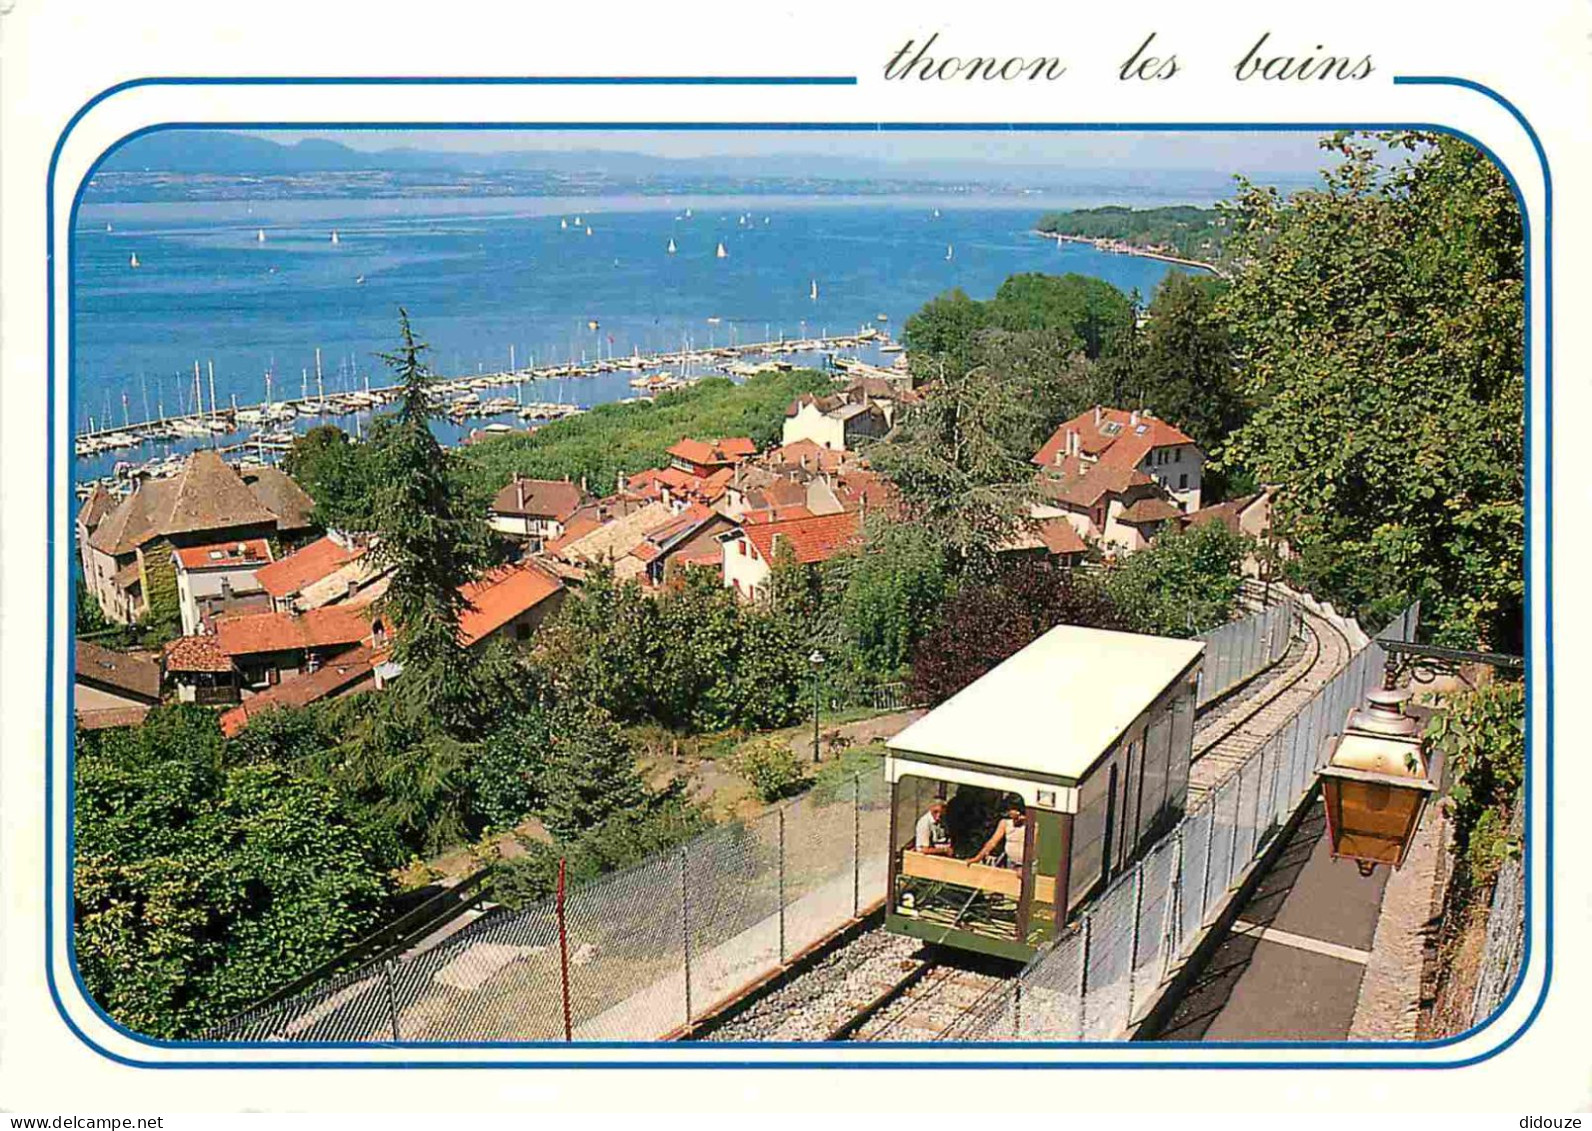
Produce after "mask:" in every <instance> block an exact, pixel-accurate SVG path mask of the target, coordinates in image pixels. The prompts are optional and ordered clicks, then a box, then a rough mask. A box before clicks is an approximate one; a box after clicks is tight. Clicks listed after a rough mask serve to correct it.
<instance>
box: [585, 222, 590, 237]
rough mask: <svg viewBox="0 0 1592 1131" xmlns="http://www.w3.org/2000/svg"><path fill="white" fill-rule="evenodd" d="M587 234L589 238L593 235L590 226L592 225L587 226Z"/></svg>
mask: <svg viewBox="0 0 1592 1131" xmlns="http://www.w3.org/2000/svg"><path fill="white" fill-rule="evenodd" d="M586 234H587V235H588V236H589V235H591V225H590V224H587V225H586Z"/></svg>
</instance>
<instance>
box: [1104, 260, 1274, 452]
mask: <svg viewBox="0 0 1592 1131" xmlns="http://www.w3.org/2000/svg"><path fill="white" fill-rule="evenodd" d="M1224 289H1225V284H1223V283H1221V282H1220V281H1219V280H1216V279H1212V278H1210V277H1208V276H1202V277H1194V276H1190V275H1185V274H1184V273H1183V272H1181V271H1173V272H1172V273H1171V274H1169V275H1168V276H1167V277H1166V278H1165V279H1164V280H1163V281H1162V282H1161V285H1160V286H1159V287H1157V288H1156V291H1155V297H1154V298H1153V299H1152V300H1151V301H1150V308H1149V321H1148V323H1147V324H1146V325H1145V328H1144V349H1143V355H1142V358H1141V360H1140V363H1139V372H1138V379H1137V381H1136V382H1135V389H1134V391H1135V394H1136V395H1135V397H1134V402H1133V403H1135V404H1137V405H1140V406H1142V407H1144V408H1147V409H1149V410H1150V411H1151V412H1153V413H1155V414H1156V415H1157V416H1159V417H1160V418H1161V419H1162V420H1168V421H1171V422H1172V423H1174V424H1176V425H1177V426H1178V427H1179V428H1181V429H1182V430H1183V431H1185V432H1187V433H1188V434H1189V435H1190V436H1192V437H1193V438H1194V439H1195V440H1196V441H1197V442H1198V443H1199V445H1200V447H1201V448H1203V449H1204V450H1205V451H1207V452H1209V451H1213V450H1215V448H1216V446H1217V445H1218V444H1219V443H1220V442H1221V441H1222V440H1225V439H1226V438H1227V436H1228V435H1229V434H1230V433H1231V432H1232V431H1233V430H1234V429H1236V428H1238V427H1239V426H1240V425H1241V424H1243V423H1244V421H1245V420H1247V419H1248V405H1247V404H1246V403H1245V398H1244V391H1243V388H1242V385H1241V383H1240V380H1239V376H1238V371H1237V369H1236V368H1235V366H1234V357H1233V343H1232V335H1231V334H1230V333H1229V332H1228V329H1227V325H1226V323H1225V322H1224V321H1223V320H1222V318H1221V317H1220V315H1218V313H1217V302H1218V300H1219V297H1220V295H1221V293H1222V291H1223V290H1224Z"/></svg>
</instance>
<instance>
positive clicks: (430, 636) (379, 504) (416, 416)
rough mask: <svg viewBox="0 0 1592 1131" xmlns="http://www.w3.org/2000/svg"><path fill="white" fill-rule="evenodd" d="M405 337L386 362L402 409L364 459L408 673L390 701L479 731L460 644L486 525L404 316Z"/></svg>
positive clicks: (384, 422) (449, 725) (382, 422)
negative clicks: (448, 445) (438, 432)
mask: <svg viewBox="0 0 1592 1131" xmlns="http://www.w3.org/2000/svg"><path fill="white" fill-rule="evenodd" d="M399 331H400V335H401V338H402V341H401V344H400V346H399V348H398V350H397V352H395V353H391V354H383V355H381V356H382V360H383V361H385V362H386V363H387V364H388V365H389V366H390V367H391V368H392V369H393V371H394V372H395V373H396V374H397V376H398V379H399V382H400V383H401V385H402V391H401V393H400V394H399V399H398V411H397V413H396V414H391V415H388V416H385V417H382V418H381V419H379V420H378V421H377V422H376V425H375V426H374V427H373V429H372V436H371V441H370V447H369V451H368V452H367V453H366V455H365V457H364V458H365V459H367V460H368V461H369V462H368V466H369V469H370V473H371V475H372V479H371V487H370V492H369V497H368V498H369V517H368V522H367V525H368V529H369V530H370V531H372V532H373V533H375V534H376V535H378V538H377V540H376V542H375V544H374V547H373V549H372V550H371V555H370V556H371V559H372V561H373V562H374V563H375V564H377V565H379V566H384V567H391V570H392V573H391V582H390V584H389V586H388V589H387V592H386V594H385V595H384V596H383V597H382V600H381V604H380V609H381V611H382V613H383V614H385V615H387V616H388V617H390V618H391V621H392V624H393V627H394V629H395V642H394V646H393V659H394V660H396V661H397V662H398V663H399V664H401V665H402V666H403V674H402V676H400V677H399V679H398V680H397V681H396V684H395V687H394V690H393V694H394V696H395V697H396V698H397V699H398V700H399V701H400V702H401V703H403V704H404V705H405V706H406V707H407V708H408V709H409V711H410V712H411V714H412V716H413V718H414V719H416V720H419V719H426V720H429V721H432V722H435V723H436V724H438V725H440V726H441V727H443V728H444V729H445V730H447V731H450V732H454V733H458V732H461V731H463V730H465V729H467V728H469V727H470V726H471V725H472V724H475V723H478V721H479V720H478V714H479V711H480V709H481V707H482V706H483V698H482V696H481V695H480V694H479V693H478V690H477V688H476V685H475V681H474V678H473V677H474V671H473V668H474V665H473V663H472V661H471V658H470V656H469V654H468V653H467V652H466V650H465V648H464V645H463V644H462V643H461V641H460V639H459V616H460V614H461V613H462V612H463V611H464V604H465V602H464V596H463V595H462V594H461V593H460V592H459V588H460V586H462V585H464V584H465V583H466V582H468V581H469V580H470V579H471V577H472V576H473V575H474V573H475V572H476V568H477V567H478V566H479V565H480V563H481V561H482V559H483V557H484V551H485V535H484V531H485V527H484V524H483V523H482V522H481V520H480V517H479V516H478V514H477V513H476V512H475V511H473V510H472V508H471V507H470V506H469V504H468V503H467V501H466V499H465V498H464V495H463V493H462V491H461V489H460V488H459V487H458V486H457V485H456V484H455V483H454V481H453V479H452V477H451V474H450V458H449V455H448V452H447V451H446V450H445V449H444V448H443V447H442V445H441V444H439V443H438V442H437V438H436V436H434V435H433V434H432V431H431V417H432V416H433V415H435V411H434V409H433V408H432V405H431V399H430V374H429V372H428V371H427V369H426V367H425V365H424V363H423V362H422V360H421V355H422V354H423V353H424V351H425V349H426V346H425V345H424V343H422V342H418V341H416V340H415V338H414V335H413V333H412V332H411V330H410V327H409V316H408V314H406V313H405V312H404V311H402V310H400V311H399Z"/></svg>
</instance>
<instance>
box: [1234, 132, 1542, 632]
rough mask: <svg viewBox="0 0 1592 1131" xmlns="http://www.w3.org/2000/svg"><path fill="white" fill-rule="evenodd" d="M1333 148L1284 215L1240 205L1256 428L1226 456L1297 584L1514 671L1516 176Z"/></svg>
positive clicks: (1519, 520) (1519, 625)
mask: <svg viewBox="0 0 1592 1131" xmlns="http://www.w3.org/2000/svg"><path fill="white" fill-rule="evenodd" d="M1380 140H1381V141H1382V143H1383V145H1384V146H1385V147H1387V148H1388V149H1390V150H1392V151H1395V152H1396V151H1398V150H1401V149H1407V150H1410V151H1411V152H1412V156H1411V157H1410V158H1409V159H1408V160H1406V161H1405V162H1404V163H1402V164H1400V165H1397V166H1396V167H1394V168H1392V169H1391V170H1389V169H1386V168H1385V167H1384V163H1383V162H1381V161H1379V159H1378V151H1377V150H1376V149H1375V148H1373V147H1372V146H1369V145H1364V144H1360V143H1356V142H1354V141H1352V140H1350V139H1348V138H1347V137H1345V136H1342V135H1340V136H1338V137H1336V138H1334V139H1332V140H1331V141H1330V142H1325V143H1323V144H1324V145H1327V146H1328V147H1329V148H1333V149H1336V150H1337V152H1338V153H1339V154H1340V156H1341V162H1340V164H1339V165H1338V166H1337V167H1336V168H1335V169H1333V170H1331V171H1330V172H1329V173H1328V174H1327V183H1326V187H1325V188H1324V189H1320V190H1313V191H1308V192H1298V193H1295V194H1293V195H1292V196H1291V197H1289V198H1288V199H1287V200H1286V201H1285V200H1283V199H1282V198H1281V197H1279V196H1278V195H1277V194H1276V193H1275V192H1274V191H1271V190H1266V189H1262V188H1259V187H1256V186H1253V185H1248V184H1245V185H1244V186H1243V187H1242V191H1241V192H1240V194H1239V197H1238V200H1237V202H1236V204H1235V205H1233V206H1232V207H1231V209H1230V210H1229V215H1230V217H1231V219H1232V222H1233V226H1234V228H1235V229H1236V231H1235V234H1234V237H1233V240H1232V242H1231V244H1230V250H1231V251H1232V253H1233V256H1234V260H1235V264H1236V269H1235V275H1234V278H1233V284H1232V287H1231V288H1230V289H1229V290H1228V291H1227V292H1226V293H1225V294H1224V295H1223V296H1222V298H1221V300H1220V302H1219V303H1218V310H1219V312H1220V314H1221V316H1222V317H1223V318H1225V319H1226V321H1227V322H1228V325H1229V327H1230V329H1231V331H1232V333H1233V335H1234V338H1235V341H1236V342H1237V347H1238V360H1239V364H1240V368H1241V372H1242V373H1243V375H1244V381H1245V386H1246V388H1245V393H1246V395H1247V397H1248V399H1250V400H1251V401H1252V402H1253V403H1254V404H1255V406H1256V410H1255V414H1254V416H1253V417H1252V418H1251V419H1250V420H1249V421H1248V422H1247V423H1246V424H1244V425H1243V426H1242V427H1240V428H1239V429H1238V430H1237V431H1236V432H1235V433H1234V434H1233V436H1232V437H1231V439H1230V440H1229V441H1228V443H1227V444H1226V446H1225V447H1224V448H1223V449H1222V450H1221V451H1220V452H1219V453H1218V454H1219V457H1220V461H1221V466H1223V467H1227V468H1233V467H1236V468H1245V469H1248V470H1249V471H1251V472H1252V473H1253V474H1254V475H1255V476H1256V477H1257V478H1258V479H1259V480H1260V481H1261V482H1264V483H1269V484H1275V485H1277V486H1278V487H1279V488H1280V493H1279V497H1278V503H1277V507H1276V511H1275V515H1276V521H1277V525H1278V529H1279V533H1280V534H1282V535H1283V536H1285V537H1286V538H1288V539H1289V541H1290V542H1291V543H1292V544H1293V545H1294V546H1295V547H1296V548H1297V549H1299V550H1301V551H1302V555H1301V561H1300V562H1299V563H1297V564H1296V565H1295V567H1294V573H1295V576H1296V577H1299V579H1300V580H1301V581H1302V583H1303V584H1305V585H1306V586H1308V587H1309V588H1311V589H1312V590H1313V591H1315V592H1316V593H1318V594H1319V595H1321V596H1324V597H1328V598H1331V599H1332V600H1334V601H1336V602H1338V603H1339V604H1340V605H1341V606H1346V607H1349V608H1353V609H1356V610H1358V611H1362V612H1364V611H1366V610H1368V609H1370V608H1371V607H1372V605H1373V603H1374V602H1376V601H1378V600H1382V601H1384V602H1390V603H1398V604H1402V603H1404V602H1406V601H1407V600H1408V598H1410V597H1419V598H1420V599H1421V602H1422V612H1423V619H1424V620H1426V621H1427V623H1429V624H1431V625H1432V626H1433V628H1434V633H1433V635H1434V638H1435V639H1436V640H1438V641H1439V642H1443V643H1448V644H1454V645H1461V646H1475V645H1476V644H1478V643H1484V644H1487V645H1490V646H1492V647H1494V648H1497V649H1499V650H1502V651H1511V652H1518V651H1520V650H1521V647H1520V645H1521V639H1522V633H1523V619H1522V611H1523V599H1524V578H1523V571H1522V560H1523V554H1524V487H1525V482H1524V480H1525V476H1524V447H1523V443H1524V431H1523V427H1522V424H1523V413H1524V405H1525V383H1524V275H1523V244H1522V234H1523V232H1522V225H1521V218H1520V213H1519V210H1518V207H1517V204H1516V201H1515V198H1514V195H1513V192H1512V191H1511V189H1510V187H1509V184H1508V182H1507V181H1506V179H1505V178H1504V175H1503V174H1502V173H1501V172H1500V171H1499V170H1498V169H1497V168H1496V167H1495V166H1494V165H1493V164H1492V163H1491V162H1490V161H1489V160H1488V159H1487V158H1486V157H1485V156H1484V155H1483V154H1482V153H1480V152H1479V151H1477V150H1476V149H1474V148H1473V147H1471V146H1470V145H1468V144H1466V143H1465V142H1462V141H1460V140H1458V139H1457V138H1453V137H1449V136H1447V135H1430V134H1411V133H1397V134H1389V135H1382V137H1381V139H1380Z"/></svg>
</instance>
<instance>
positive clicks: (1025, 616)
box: [912, 563, 1126, 704]
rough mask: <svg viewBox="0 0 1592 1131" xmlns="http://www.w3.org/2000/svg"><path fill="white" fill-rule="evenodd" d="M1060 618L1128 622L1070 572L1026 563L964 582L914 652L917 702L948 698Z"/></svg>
mask: <svg viewBox="0 0 1592 1131" xmlns="http://www.w3.org/2000/svg"><path fill="white" fill-rule="evenodd" d="M1059 624H1075V625H1081V626H1083V627H1086V628H1107V629H1122V628H1125V627H1126V625H1125V624H1124V622H1123V620H1122V618H1121V616H1120V615H1119V614H1118V613H1117V610H1116V608H1115V606H1113V604H1112V603H1111V599H1110V598H1109V597H1108V596H1106V594H1105V593H1104V592H1102V591H1101V590H1100V589H1099V588H1098V587H1097V586H1095V585H1094V584H1092V583H1091V582H1089V581H1086V580H1084V579H1083V578H1081V577H1080V576H1079V575H1077V574H1076V573H1074V572H1073V571H1070V570H1059V569H1053V568H1051V567H1050V566H1047V565H1040V564H1034V563H1024V564H1022V565H1015V566H1006V567H1003V568H1002V569H1001V570H1000V571H999V572H998V573H997V574H996V575H995V576H994V577H993V578H992V579H991V580H990V581H989V582H988V583H978V584H970V585H964V586H963V587H962V588H961V589H960V590H958V591H957V593H956V594H955V595H954V596H953V597H951V599H950V600H949V601H947V602H946V604H945V611H944V615H943V616H942V617H941V620H940V624H939V627H938V628H936V629H934V630H933V631H932V632H930V633H929V634H928V635H926V636H924V637H923V638H922V639H921V640H920V641H918V644H917V647H916V648H915V649H914V651H913V654H912V691H913V697H914V699H915V701H917V702H920V703H930V704H934V703H941V702H943V701H944V700H946V699H949V698H950V697H951V696H952V695H955V694H956V693H957V692H958V691H960V690H962V688H964V687H966V686H967V685H968V684H970V683H972V682H973V681H974V680H975V679H977V678H978V677H979V676H981V675H983V674H984V673H985V672H988V671H990V670H991V669H993V668H994V667H995V666H996V665H997V664H999V663H1000V662H1001V661H1002V660H1004V659H1006V658H1007V657H1009V656H1013V655H1016V654H1017V653H1018V652H1019V651H1021V650H1022V649H1023V648H1025V647H1026V646H1028V645H1029V644H1031V643H1032V642H1033V641H1035V640H1036V639H1038V638H1039V637H1040V636H1041V635H1042V634H1043V633H1045V632H1048V631H1049V630H1050V629H1052V628H1055V627H1056V626H1057V625H1059Z"/></svg>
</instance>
